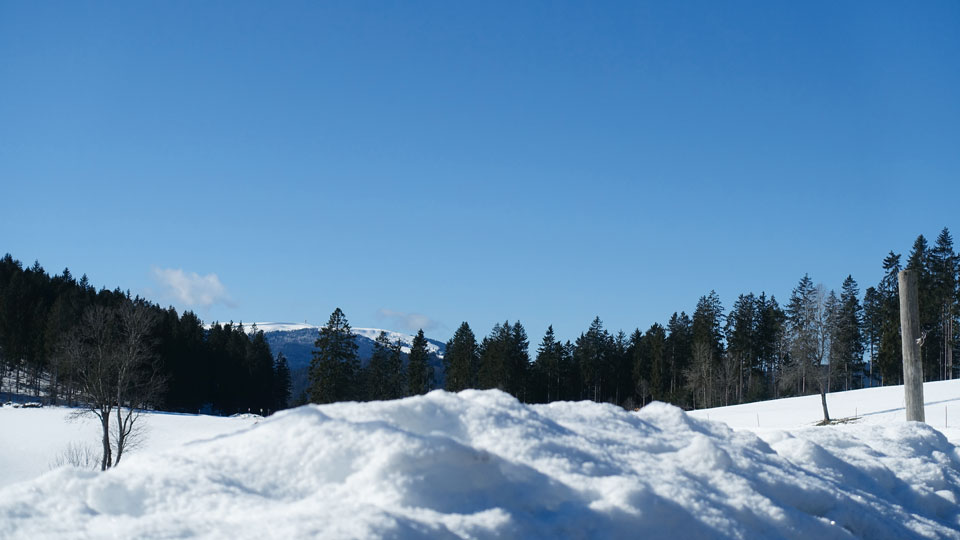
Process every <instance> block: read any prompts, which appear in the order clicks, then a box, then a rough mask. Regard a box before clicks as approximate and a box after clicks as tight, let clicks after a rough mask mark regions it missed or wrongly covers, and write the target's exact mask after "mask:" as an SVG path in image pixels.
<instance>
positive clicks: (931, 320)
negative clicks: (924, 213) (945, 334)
mask: <svg viewBox="0 0 960 540" xmlns="http://www.w3.org/2000/svg"><path fill="white" fill-rule="evenodd" d="M932 266H933V261H932V253H931V250H930V247H929V244H928V243H927V239H926V238H924V236H923V235H922V234H921V235H919V236H917V239H916V241H915V242H914V243H913V249H911V251H910V256H909V258H908V259H907V268H908V269H910V270H913V271H914V273H915V274H916V276H917V300H918V304H919V311H920V332H921V333H922V334H924V336H925V339H924V345H923V346H921V347H920V358H921V360H922V362H923V375H924V379H925V380H930V379H931V378H933V377H934V376H935V374H936V373H938V372H939V367H940V366H939V364H940V348H939V347H937V346H933V347H930V346H927V344H928V343H939V342H940V340H941V335H940V328H939V324H938V323H939V321H940V306H939V305H938V302H937V301H936V300H935V298H934V286H933V283H932V273H931V267H932Z"/></svg>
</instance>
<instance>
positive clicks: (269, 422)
mask: <svg viewBox="0 0 960 540" xmlns="http://www.w3.org/2000/svg"><path fill="white" fill-rule="evenodd" d="M898 391H899V392H900V393H898ZM925 392H926V396H925V397H926V401H927V403H928V410H927V414H928V420H929V421H930V424H918V423H906V422H904V421H903V420H902V418H903V412H902V388H899V389H898V388H897V387H892V388H891V387H888V388H882V389H872V390H861V391H856V392H848V393H843V394H839V393H835V394H831V395H830V396H829V397H828V399H829V400H830V405H831V409H832V413H833V415H834V416H835V417H845V416H849V417H853V416H854V412H856V414H857V417H858V418H857V419H855V420H851V422H850V423H847V424H841V425H834V426H827V427H814V426H812V424H813V423H814V422H816V421H817V420H818V419H819V415H820V403H819V397H818V396H813V397H810V398H798V399H792V400H782V401H778V402H765V403H757V404H751V405H744V406H738V407H728V408H723V409H713V410H709V411H697V412H694V413H691V414H687V413H684V412H683V411H681V410H679V409H677V408H675V407H671V406H668V405H664V404H660V403H655V404H652V405H650V406H648V407H645V408H644V409H642V410H641V411H639V412H637V413H632V412H626V411H623V410H622V409H619V408H617V407H614V406H611V405H601V404H594V403H589V402H583V403H553V404H549V405H536V406H527V405H522V404H520V403H519V402H517V401H516V400H515V399H513V398H512V397H510V396H508V395H506V394H503V393H501V392H498V391H483V392H481V391H465V392H461V393H459V394H450V393H446V392H442V391H437V392H433V393H431V394H428V395H426V396H420V397H414V398H408V399H404V400H399V401H392V402H377V403H365V404H357V403H341V404H334V405H326V406H307V407H301V408H299V409H295V410H291V411H285V412H281V413H278V414H276V415H274V416H271V417H270V418H267V419H264V420H261V421H260V422H259V423H257V424H254V422H255V420H254V419H213V418H204V417H190V416H179V415H156V416H151V417H150V418H149V419H148V420H149V423H150V425H151V437H150V439H149V441H148V442H147V444H146V445H145V447H144V448H142V449H141V450H140V451H139V452H138V453H134V454H131V455H130V456H129V457H125V458H124V462H123V463H122V464H121V465H120V466H119V467H117V468H116V469H114V470H111V471H109V472H107V473H96V472H86V471H78V470H73V469H59V470H55V471H51V472H47V473H45V474H43V475H42V476H40V477H39V478H35V479H33V480H29V481H26V482H20V483H16V484H12V485H7V486H6V487H4V488H2V489H0V537H2V538H7V537H12V538H31V539H32V538H88V537H89V538H101V537H110V538H134V537H137V538H170V537H204V538H303V537H328V538H380V537H400V538H404V537H441V538H442V537H450V538H454V537H474V538H486V537H495V536H496V537H508V538H556V537H574V538H626V537H629V538H633V537H652V538H663V537H670V538H674V539H679V538H809V537H818V538H850V537H856V538H915V537H916V538H960V506H958V505H957V500H958V497H960V454H958V451H957V447H956V446H954V443H955V442H957V438H958V437H957V435H958V432H957V431H956V430H954V429H953V428H950V427H947V428H946V430H944V429H942V426H941V425H937V419H936V417H935V416H936V412H937V411H940V410H941V409H943V407H947V413H948V416H947V419H948V422H950V420H949V418H951V417H954V416H953V410H952V407H953V406H955V405H956V404H957V403H958V400H960V381H954V382H946V383H931V384H928V385H927V386H926V388H925ZM845 407H849V408H850V411H849V412H847V411H846V409H845ZM63 414H64V411H63V410H62V409H41V410H37V409H17V410H5V409H0V433H2V434H3V439H2V441H3V443H2V444H3V445H4V446H2V447H0V453H2V454H3V455H2V459H4V460H5V461H3V462H0V475H2V478H0V479H2V480H4V483H6V482H10V481H13V480H17V479H19V478H10V475H9V474H8V473H7V469H8V468H9V467H17V468H19V470H22V471H27V470H35V471H36V472H41V471H40V470H39V469H43V465H42V462H43V459H41V458H40V457H38V456H33V455H30V454H32V453H39V452H40V450H41V449H42V448H44V447H46V446H48V445H51V444H53V443H54V442H56V443H57V444H65V441H67V440H69V439H71V437H73V436H75V434H71V433H69V432H66V433H65V432H62V430H64V429H67V430H69V429H73V428H71V424H64V423H63V421H62V415H63ZM707 415H709V417H710V420H707V419H706V418H707ZM898 415H899V416H898ZM758 418H759V423H760V427H759V428H758V427H757V422H758ZM955 418H956V420H958V421H960V411H957V415H956V416H955ZM719 420H722V421H723V422H721V421H719ZM724 422H729V424H730V425H727V424H726V423H724ZM168 423H169V424H168ZM162 426H167V427H162ZM730 426H733V427H730ZM14 429H15V430H16V431H13V430H14ZM944 433H946V436H945V435H944ZM11 435H12V436H13V437H14V438H16V439H19V440H20V443H18V444H17V445H13V444H12V443H10V442H9V439H10V438H11ZM84 436H85V435H84ZM191 438H199V439H200V440H197V441H194V442H189V443H182V441H186V440H188V439H191ZM53 439H56V440H55V441H54V440H53ZM157 439H162V440H157ZM948 439H949V440H948ZM951 441H952V442H951ZM54 446H55V445H54Z"/></svg>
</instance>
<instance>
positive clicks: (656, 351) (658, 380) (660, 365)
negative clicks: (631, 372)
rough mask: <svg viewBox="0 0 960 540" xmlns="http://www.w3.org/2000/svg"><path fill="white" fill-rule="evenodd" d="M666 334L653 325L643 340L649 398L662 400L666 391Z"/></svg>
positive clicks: (660, 328) (663, 330) (656, 324)
mask: <svg viewBox="0 0 960 540" xmlns="http://www.w3.org/2000/svg"><path fill="white" fill-rule="evenodd" d="M666 340H667V332H666V330H665V329H664V328H663V326H660V324H658V323H653V324H652V325H651V326H650V328H649V329H647V332H646V334H645V335H644V339H643V348H644V356H645V357H646V359H647V363H648V365H649V366H650V398H651V399H656V400H663V399H664V398H665V395H666V389H667V383H668V380H667V377H668V374H667V360H666V355H665V349H666Z"/></svg>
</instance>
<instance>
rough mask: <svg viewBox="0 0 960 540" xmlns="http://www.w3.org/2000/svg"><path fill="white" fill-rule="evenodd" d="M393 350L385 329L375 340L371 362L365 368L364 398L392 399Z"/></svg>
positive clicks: (372, 399) (376, 399) (375, 399)
mask: <svg viewBox="0 0 960 540" xmlns="http://www.w3.org/2000/svg"><path fill="white" fill-rule="evenodd" d="M392 355H393V352H392V350H391V345H390V338H389V336H387V333H386V332H385V331H383V330H381V331H380V333H379V334H378V335H377V338H376V339H375V340H374V341H373V353H372V354H371V355H370V362H369V363H368V364H367V367H366V369H364V370H363V374H364V375H363V380H364V386H365V387H366V390H365V392H364V399H368V400H371V401H381V400H385V399H391V391H390V386H391V374H390V372H391V369H392V367H391V365H392V362H391V356H392Z"/></svg>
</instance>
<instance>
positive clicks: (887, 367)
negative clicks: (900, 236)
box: [877, 251, 903, 385]
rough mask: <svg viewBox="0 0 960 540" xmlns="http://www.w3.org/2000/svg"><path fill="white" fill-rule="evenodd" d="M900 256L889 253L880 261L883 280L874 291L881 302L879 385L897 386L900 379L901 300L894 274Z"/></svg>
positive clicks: (898, 264)
mask: <svg viewBox="0 0 960 540" xmlns="http://www.w3.org/2000/svg"><path fill="white" fill-rule="evenodd" d="M900 269H901V266H900V255H899V254H897V253H894V252H892V251H891V252H890V253H889V254H888V255H887V256H886V258H884V259H883V271H884V275H883V278H882V279H881V280H880V286H879V287H877V291H878V292H879V293H880V301H881V316H882V320H881V324H880V340H879V347H878V351H877V368H878V371H879V372H880V383H881V384H884V385H889V384H900V380H901V378H902V377H903V351H902V350H901V343H900V296H899V286H898V284H897V274H898V273H899V272H900Z"/></svg>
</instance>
